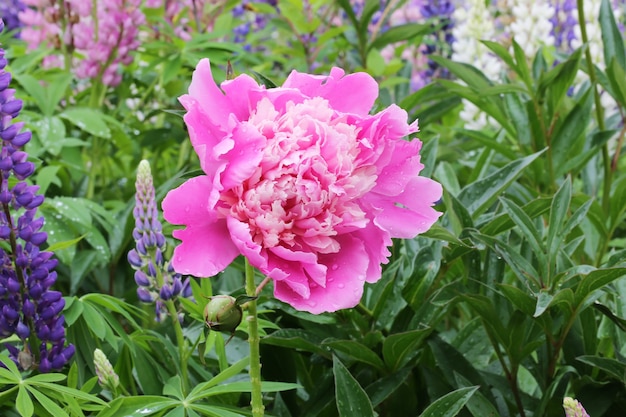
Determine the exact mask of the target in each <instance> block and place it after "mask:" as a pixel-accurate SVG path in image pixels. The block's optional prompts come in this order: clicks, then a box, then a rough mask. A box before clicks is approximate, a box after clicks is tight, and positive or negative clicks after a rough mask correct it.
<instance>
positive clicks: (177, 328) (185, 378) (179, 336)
mask: <svg viewBox="0 0 626 417" xmlns="http://www.w3.org/2000/svg"><path fill="white" fill-rule="evenodd" d="M165 306H166V307H167V311H168V312H169V313H170V318H171V319H172V324H173V325H174V333H175V334H176V345H177V346H178V355H179V357H180V373H181V379H182V384H183V394H185V395H187V393H188V392H189V371H188V366H187V359H188V356H187V353H186V349H185V347H186V346H185V336H184V335H183V328H182V326H181V325H180V321H179V320H178V311H177V310H176V306H175V305H174V301H172V300H167V301H166V302H165Z"/></svg>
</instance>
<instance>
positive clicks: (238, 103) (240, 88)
mask: <svg viewBox="0 0 626 417" xmlns="http://www.w3.org/2000/svg"><path fill="white" fill-rule="evenodd" d="M220 87H221V88H222V90H223V91H224V93H226V97H228V99H229V101H230V104H231V111H232V113H233V114H234V115H235V116H236V117H237V120H240V121H244V120H248V118H249V117H250V112H251V111H252V110H253V109H254V108H255V107H256V100H258V98H257V99H255V100H254V101H251V98H253V97H259V96H262V95H263V93H264V92H265V91H266V90H265V87H264V86H261V85H259V84H258V83H257V82H256V81H255V80H254V78H252V77H250V76H249V75H246V74H242V75H239V76H237V77H236V78H235V79H233V80H226V81H224V82H223V83H222V84H220ZM259 93H260V94H259Z"/></svg>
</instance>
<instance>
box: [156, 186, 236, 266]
mask: <svg viewBox="0 0 626 417" xmlns="http://www.w3.org/2000/svg"><path fill="white" fill-rule="evenodd" d="M210 190H211V180H210V178H209V177H207V176H200V177H195V178H192V179H190V180H188V181H186V182H185V183H183V184H182V185H181V186H179V187H178V188H175V189H174V190H171V191H170V192H169V193H167V195H166V196H165V199H164V200H163V204H162V207H163V217H164V218H165V220H167V221H168V222H170V223H172V224H182V225H185V226H187V227H186V228H185V229H182V230H175V231H174V233H173V235H174V237H176V238H177V239H180V240H181V241H182V243H181V244H179V245H178V246H177V247H176V248H175V249H174V256H173V259H172V265H173V266H174V269H175V270H176V271H177V272H179V273H181V274H192V275H196V276H212V275H215V274H217V273H218V272H220V271H222V270H224V268H226V267H227V266H228V265H229V264H230V263H231V262H232V260H233V259H234V258H235V257H236V256H237V255H238V254H239V251H238V250H237V247H236V246H235V245H234V244H233V242H232V240H231V238H230V234H229V232H228V229H227V228H226V222H225V221H224V220H218V219H217V217H216V213H215V212H214V211H213V210H210V209H209V202H208V195H209V192H210Z"/></svg>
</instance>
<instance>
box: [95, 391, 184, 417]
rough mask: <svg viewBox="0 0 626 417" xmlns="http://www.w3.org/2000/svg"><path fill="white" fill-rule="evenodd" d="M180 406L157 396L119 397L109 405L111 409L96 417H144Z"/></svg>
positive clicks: (174, 401)
mask: <svg viewBox="0 0 626 417" xmlns="http://www.w3.org/2000/svg"><path fill="white" fill-rule="evenodd" d="M178 404H180V402H178V401H176V400H171V399H168V398H165V397H159V396H155V395H142V396H138V397H119V398H116V399H115V400H113V401H111V402H110V403H109V408H105V409H103V410H102V411H100V412H99V413H98V414H97V416H96V417H120V416H124V417H144V416H149V415H152V414H155V413H157V412H159V411H163V410H166V409H168V408H171V407H175V406H176V405H178Z"/></svg>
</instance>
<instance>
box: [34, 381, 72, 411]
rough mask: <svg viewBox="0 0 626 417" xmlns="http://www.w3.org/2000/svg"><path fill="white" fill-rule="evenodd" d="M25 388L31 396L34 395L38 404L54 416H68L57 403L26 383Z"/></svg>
mask: <svg viewBox="0 0 626 417" xmlns="http://www.w3.org/2000/svg"><path fill="white" fill-rule="evenodd" d="M26 388H28V391H29V392H30V393H31V394H32V396H33V397H35V399H36V400H37V401H38V402H39V404H41V405H42V406H43V408H45V409H46V410H47V411H48V412H49V413H50V414H52V415H53V416H54V417H69V415H68V414H67V413H66V412H65V411H64V410H63V409H62V408H61V407H59V406H58V405H57V403H55V402H54V401H52V399H50V398H49V397H47V396H46V395H44V394H43V393H41V392H39V391H37V390H36V389H34V388H32V387H30V386H28V385H27V386H26Z"/></svg>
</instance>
